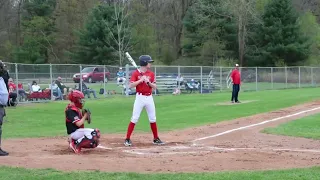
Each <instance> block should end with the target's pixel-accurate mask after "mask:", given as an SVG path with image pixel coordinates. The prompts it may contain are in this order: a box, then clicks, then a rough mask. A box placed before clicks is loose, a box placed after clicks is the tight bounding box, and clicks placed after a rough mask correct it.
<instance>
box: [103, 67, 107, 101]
mask: <svg viewBox="0 0 320 180" xmlns="http://www.w3.org/2000/svg"><path fill="white" fill-rule="evenodd" d="M107 78H108V77H107ZM107 80H108V79H107ZM103 96H104V97H106V65H103Z"/></svg>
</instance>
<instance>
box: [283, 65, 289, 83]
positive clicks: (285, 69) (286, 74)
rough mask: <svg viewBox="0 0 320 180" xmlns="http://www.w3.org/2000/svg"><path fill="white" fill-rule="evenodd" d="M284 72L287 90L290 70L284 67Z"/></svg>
mask: <svg viewBox="0 0 320 180" xmlns="http://www.w3.org/2000/svg"><path fill="white" fill-rule="evenodd" d="M284 72H285V76H286V88H288V70H287V66H285V67H284Z"/></svg>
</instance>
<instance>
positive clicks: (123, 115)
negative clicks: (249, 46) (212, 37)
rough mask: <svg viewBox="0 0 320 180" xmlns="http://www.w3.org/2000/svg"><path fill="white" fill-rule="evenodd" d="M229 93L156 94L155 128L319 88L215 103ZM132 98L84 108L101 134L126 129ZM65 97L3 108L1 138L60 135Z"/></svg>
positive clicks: (278, 104) (196, 122) (299, 96)
mask: <svg viewBox="0 0 320 180" xmlns="http://www.w3.org/2000/svg"><path fill="white" fill-rule="evenodd" d="M230 95H231V94H230V93H219V92H216V93H213V94H202V95H201V94H188V95H181V96H171V95H168V96H156V97H155V103H156V113H157V122H158V126H159V131H160V132H164V131H169V130H175V129H181V128H188V127H194V126H200V125H205V124H210V123H217V122H220V121H224V120H232V119H235V118H240V117H244V116H249V115H253V114H257V113H263V112H268V111H272V110H277V109H280V108H285V107H289V106H292V105H296V104H299V103H304V102H307V101H310V100H314V99H316V97H317V95H318V89H316V88H309V89H292V90H274V91H260V92H242V93H240V100H257V101H255V102H252V103H244V104H240V105H235V106H221V105H217V103H219V102H229V101H230ZM133 102H134V97H132V96H131V97H128V98H126V97H117V98H105V99H99V100H87V102H86V105H85V107H87V108H90V110H91V112H92V118H93V123H92V124H91V125H89V126H88V127H97V128H99V129H100V130H101V131H102V133H116V132H117V133H125V132H126V129H127V124H128V122H129V120H130V117H131V113H132V106H133ZM67 103H68V102H67V101H57V102H51V103H41V104H40V103H39V104H33V105H26V106H22V105H19V106H18V107H16V108H7V117H6V122H5V123H4V128H3V137H4V138H16V137H45V136H64V135H66V130H65V118H64V109H65V107H66V105H67ZM136 131H145V132H149V131H150V127H149V123H148V119H147V115H146V112H145V111H143V113H142V114H141V118H140V121H139V123H138V124H137V126H136Z"/></svg>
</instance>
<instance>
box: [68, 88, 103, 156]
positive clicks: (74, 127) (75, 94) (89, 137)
mask: <svg viewBox="0 0 320 180" xmlns="http://www.w3.org/2000/svg"><path fill="white" fill-rule="evenodd" d="M68 98H69V101H70V104H68V105H67V107H66V109H65V115H66V127H67V134H68V135H70V141H69V146H70V148H71V149H72V150H73V151H74V152H75V153H80V152H81V148H95V147H97V146H98V145H99V139H100V131H99V129H91V128H84V122H85V121H86V120H87V121H88V122H89V121H90V120H91V119H90V118H91V117H90V116H91V113H90V111H85V112H82V108H83V105H84V94H83V93H82V92H81V91H78V90H72V91H71V92H70V93H69V94H68Z"/></svg>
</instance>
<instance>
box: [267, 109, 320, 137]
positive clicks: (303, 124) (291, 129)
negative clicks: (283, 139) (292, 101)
mask: <svg viewBox="0 0 320 180" xmlns="http://www.w3.org/2000/svg"><path fill="white" fill-rule="evenodd" d="M262 132H264V133H268V134H277V135H285V136H294V137H304V138H311V139H320V114H316V115H313V116H308V117H304V118H301V119H298V120H295V121H291V122H288V123H284V124H281V125H279V126H278V127H275V128H266V129H264V130H263V131H262Z"/></svg>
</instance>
